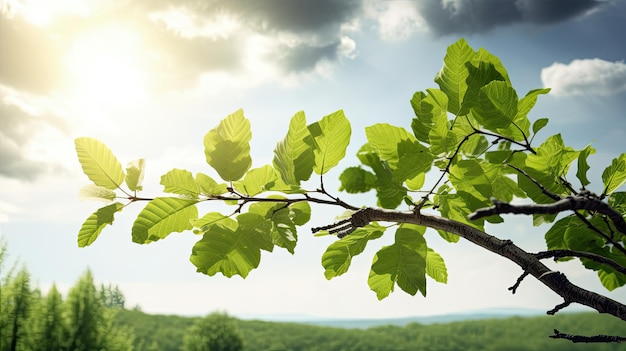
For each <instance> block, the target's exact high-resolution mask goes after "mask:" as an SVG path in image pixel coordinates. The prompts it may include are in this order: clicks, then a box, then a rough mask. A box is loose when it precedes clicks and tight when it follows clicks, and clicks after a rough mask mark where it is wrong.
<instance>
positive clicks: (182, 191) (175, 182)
mask: <svg viewBox="0 0 626 351" xmlns="http://www.w3.org/2000/svg"><path fill="white" fill-rule="evenodd" d="M161 185H163V191H164V192H166V193H173V194H178V195H185V196H187V197H189V198H197V197H198V195H199V194H200V188H199V187H198V183H196V180H195V179H194V178H193V174H191V172H189V171H187V170H184V169H176V168H175V169H173V170H171V171H169V172H167V173H165V174H164V175H162V176H161Z"/></svg>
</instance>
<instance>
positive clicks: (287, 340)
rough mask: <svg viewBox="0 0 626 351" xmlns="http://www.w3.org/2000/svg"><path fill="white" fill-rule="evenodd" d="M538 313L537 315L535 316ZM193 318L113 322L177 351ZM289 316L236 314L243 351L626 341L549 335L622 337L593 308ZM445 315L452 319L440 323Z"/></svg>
mask: <svg viewBox="0 0 626 351" xmlns="http://www.w3.org/2000/svg"><path fill="white" fill-rule="evenodd" d="M537 313H541V315H540V316H536V315H535V314H537ZM529 314H530V316H527V315H529ZM511 315H515V316H516V317H510V316H511ZM523 315H526V316H524V317H522V316H523ZM286 317H287V316H283V317H281V318H286ZM198 318H199V317H180V316H166V315H149V314H146V313H143V312H140V311H134V310H133V311H131V310H120V311H118V313H117V314H116V317H115V324H116V325H118V326H121V327H123V328H125V329H127V330H128V331H132V332H133V333H134V335H135V350H137V351H142V350H159V351H177V350H181V346H182V340H183V337H184V335H185V333H186V332H187V330H188V329H189V328H190V327H191V326H192V325H193V324H194V323H195V321H196V320H198ZM272 318H277V317H276V316H274V317H272ZM295 318H296V319H298V322H297V323H294V322H284V321H283V322H269V321H262V320H244V319H238V321H237V323H238V326H239V328H240V330H241V333H242V335H243V339H244V351H256V350H302V351H304V350H306V351H317V350H319V351H322V350H323V351H333V350H343V351H349V350H354V351H368V350H382V351H385V350H393V351H399V350H445V351H450V350H463V351H467V350H481V351H488V350H563V351H566V350H567V351H576V350H581V351H583V350H584V351H589V350H597V351H603V350H607V351H626V344H615V343H613V344H574V343H571V342H569V341H567V340H555V339H550V338H549V337H548V336H549V335H551V334H552V333H553V330H554V329H555V328H556V329H559V330H560V331H562V332H566V333H572V334H582V335H598V334H609V335H622V336H624V335H626V325H625V323H624V321H622V320H620V319H617V318H615V317H612V316H609V315H604V314H598V313H594V312H586V313H559V314H557V315H556V316H546V315H544V312H542V311H532V310H495V311H494V310H484V311H477V312H472V313H464V314H458V315H448V316H433V317H416V318H399V319H371V320H354V319H352V320H347V319H346V320H341V319H338V320H319V319H315V318H312V317H309V318H308V321H307V317H302V316H299V317H298V316H296V317H295ZM458 319H462V321H458ZM448 320H457V321H454V322H446V321H448ZM332 325H336V326H332Z"/></svg>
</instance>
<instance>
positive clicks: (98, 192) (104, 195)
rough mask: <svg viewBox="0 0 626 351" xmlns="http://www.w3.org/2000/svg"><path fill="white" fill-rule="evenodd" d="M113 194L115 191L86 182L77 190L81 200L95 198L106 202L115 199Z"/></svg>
mask: <svg viewBox="0 0 626 351" xmlns="http://www.w3.org/2000/svg"><path fill="white" fill-rule="evenodd" d="M115 196H116V194H115V191H113V190H111V189H107V188H105V187H102V186H98V185H95V184H87V185H85V186H84V187H82V188H81V189H80V191H79V192H78V197H79V198H80V199H81V200H97V201H104V202H107V203H109V202H111V201H113V200H115Z"/></svg>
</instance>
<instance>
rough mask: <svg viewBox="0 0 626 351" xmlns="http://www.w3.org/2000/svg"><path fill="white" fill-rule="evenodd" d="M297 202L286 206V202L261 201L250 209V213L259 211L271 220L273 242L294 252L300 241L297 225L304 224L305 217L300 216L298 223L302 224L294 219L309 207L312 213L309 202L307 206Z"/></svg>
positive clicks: (258, 212)
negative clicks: (298, 204)
mask: <svg viewBox="0 0 626 351" xmlns="http://www.w3.org/2000/svg"><path fill="white" fill-rule="evenodd" d="M296 204H297V203H296ZM296 204H292V205H290V206H288V207H286V206H285V204H284V203H273V202H259V203H255V204H252V205H251V206H250V210H249V212H250V213H257V214H259V215H261V216H263V218H265V219H266V220H269V221H270V222H271V229H270V235H271V237H272V243H273V244H274V245H276V246H279V247H282V248H285V249H287V251H289V252H290V253H292V254H293V253H294V249H295V247H296V243H297V241H298V234H297V231H296V225H302V224H304V223H302V220H303V218H298V223H302V224H297V223H296V221H295V220H294V219H295V218H296V217H298V216H300V215H301V213H300V211H306V209H307V208H308V210H309V214H310V207H308V204H307V203H304V204H305V206H301V205H300V206H295V205H296ZM294 209H295V210H294ZM296 212H298V213H296ZM307 220H308V219H307ZM305 223H306V221H305Z"/></svg>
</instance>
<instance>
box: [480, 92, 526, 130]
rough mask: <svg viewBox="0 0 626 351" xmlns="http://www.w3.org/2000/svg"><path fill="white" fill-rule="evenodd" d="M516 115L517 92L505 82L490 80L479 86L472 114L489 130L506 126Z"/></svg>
mask: <svg viewBox="0 0 626 351" xmlns="http://www.w3.org/2000/svg"><path fill="white" fill-rule="evenodd" d="M516 115H517V93H516V92H515V89H513V88H512V87H510V86H509V85H508V84H507V83H506V82H502V81H497V80H496V81H492V82H490V83H489V84H487V85H485V86H484V87H482V88H480V93H479V94H478V102H477V104H476V105H475V106H474V107H473V108H472V116H474V118H476V120H477V121H478V122H479V123H480V124H481V125H483V126H484V127H485V128H487V129H489V130H496V129H498V128H506V127H508V126H509V125H510V124H511V122H513V120H514V119H515V116H516Z"/></svg>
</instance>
